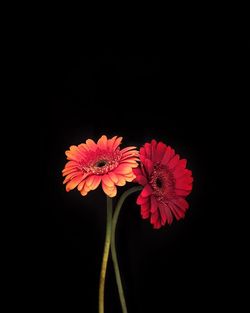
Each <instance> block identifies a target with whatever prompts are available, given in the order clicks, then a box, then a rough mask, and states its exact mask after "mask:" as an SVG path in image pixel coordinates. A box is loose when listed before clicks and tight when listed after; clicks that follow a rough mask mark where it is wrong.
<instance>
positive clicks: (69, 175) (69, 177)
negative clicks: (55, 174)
mask: <svg viewBox="0 0 250 313" xmlns="http://www.w3.org/2000/svg"><path fill="white" fill-rule="evenodd" d="M78 175H79V172H73V173H70V174H68V175H67V176H66V177H65V179H64V181H63V184H66V183H67V182H68V181H70V180H71V179H72V178H74V177H76V176H78Z"/></svg>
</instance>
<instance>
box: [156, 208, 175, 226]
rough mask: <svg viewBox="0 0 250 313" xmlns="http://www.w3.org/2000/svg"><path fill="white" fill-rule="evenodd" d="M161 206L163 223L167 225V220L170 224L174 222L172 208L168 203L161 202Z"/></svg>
mask: <svg viewBox="0 0 250 313" xmlns="http://www.w3.org/2000/svg"><path fill="white" fill-rule="evenodd" d="M159 208H160V213H161V217H162V221H161V222H162V225H165V223H166V221H167V222H168V224H169V225H170V224H172V222H173V215H172V213H171V210H170V208H169V207H168V206H167V205H166V204H161V203H160V205H159Z"/></svg>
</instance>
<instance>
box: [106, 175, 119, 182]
mask: <svg viewBox="0 0 250 313" xmlns="http://www.w3.org/2000/svg"><path fill="white" fill-rule="evenodd" d="M108 175H109V177H110V179H111V180H112V181H113V182H114V183H115V184H116V183H117V182H118V180H119V179H118V177H117V175H116V174H115V173H114V172H109V173H108Z"/></svg>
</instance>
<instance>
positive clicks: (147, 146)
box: [144, 142, 151, 159]
mask: <svg viewBox="0 0 250 313" xmlns="http://www.w3.org/2000/svg"><path fill="white" fill-rule="evenodd" d="M144 148H145V156H146V158H148V159H151V145H150V144H149V143H148V142H147V143H145V145H144Z"/></svg>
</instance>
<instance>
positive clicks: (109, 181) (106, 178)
mask: <svg viewBox="0 0 250 313" xmlns="http://www.w3.org/2000/svg"><path fill="white" fill-rule="evenodd" d="M102 181H103V183H104V184H105V185H106V186H108V187H109V188H113V187H114V182H113V180H112V179H111V178H110V177H109V175H107V174H105V175H103V176H102Z"/></svg>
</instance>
